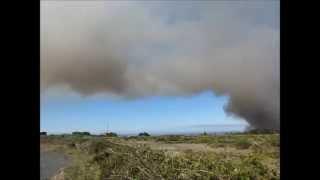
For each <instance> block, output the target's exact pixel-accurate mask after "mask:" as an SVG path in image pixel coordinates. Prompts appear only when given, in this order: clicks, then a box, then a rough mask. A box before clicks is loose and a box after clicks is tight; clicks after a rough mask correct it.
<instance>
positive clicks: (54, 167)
mask: <svg viewBox="0 0 320 180" xmlns="http://www.w3.org/2000/svg"><path fill="white" fill-rule="evenodd" d="M69 163H70V159H69V158H68V157H67V156H65V155H64V154H62V153H59V152H54V151H41V152H40V180H48V179H50V178H51V177H52V176H54V175H55V174H56V173H58V171H59V169H61V168H63V167H66V166H67V165H68V164H69Z"/></svg>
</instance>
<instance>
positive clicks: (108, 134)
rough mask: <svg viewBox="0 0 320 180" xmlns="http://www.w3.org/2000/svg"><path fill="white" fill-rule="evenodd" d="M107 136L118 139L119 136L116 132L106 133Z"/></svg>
mask: <svg viewBox="0 0 320 180" xmlns="http://www.w3.org/2000/svg"><path fill="white" fill-rule="evenodd" d="M106 136H107V137H118V135H117V134H116V133H114V132H109V133H106Z"/></svg>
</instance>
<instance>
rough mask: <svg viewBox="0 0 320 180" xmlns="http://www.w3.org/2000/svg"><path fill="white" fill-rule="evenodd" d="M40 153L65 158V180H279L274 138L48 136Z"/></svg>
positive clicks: (276, 140) (265, 136) (278, 164)
mask: <svg viewBox="0 0 320 180" xmlns="http://www.w3.org/2000/svg"><path fill="white" fill-rule="evenodd" d="M41 146H42V147H41V148H46V149H47V150H48V149H49V150H50V149H51V150H56V151H63V152H65V153H66V154H69V155H70V156H71V157H72V159H73V162H72V165H71V166H69V167H67V168H65V169H64V172H63V175H64V179H66V180H102V179H123V180H125V179H128V180H129V179H131V180H144V179H146V180H147V179H148V180H150V179H151V180H153V179H154V180H158V179H159V180H160V179H169V180H171V179H172V180H175V179H186V180H187V179H199V180H200V179H201V180H202V179H204V180H206V179H208V180H209V179H210V180H211V179H212V180H214V179H217V180H218V179H230V180H233V179H234V180H246V179H248V180H249V179H250V180H251V179H257V180H260V179H268V180H271V179H280V160H279V159H280V158H279V134H278V133H271V134H270V133H269V134H258V133H256V134H229V135H220V136H212V135H201V136H157V137H153V136H141V137H138V136H137V137H127V138H126V137H104V136H85V135H81V136H76V135H64V136H47V137H41Z"/></svg>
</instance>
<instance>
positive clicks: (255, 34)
mask: <svg viewBox="0 0 320 180" xmlns="http://www.w3.org/2000/svg"><path fill="white" fill-rule="evenodd" d="M278 10H279V3H278V2H275V1H272V2H250V1H249V2H238V3H237V2H225V3H221V2H214V1H213V2H202V3H200V2H196V1H194V2H190V1H189V2H170V1H169V2H166V1H164V2H149V3H147V2H144V3H139V2H133V1H129V2H124V1H119V2H112V1H95V2H85V1H79V2H74V1H59V2H58V1H42V2H41V88H42V90H46V89H48V88H51V87H59V86H68V87H69V88H71V89H72V90H73V91H76V92H79V93H80V94H83V95H94V94H97V93H112V94H116V95H118V96H122V97H129V98H139V97H142V96H153V95H163V96H171V95H176V96H185V95H192V94H196V93H200V92H202V91H206V90H212V91H214V92H215V93H217V94H219V95H227V96H229V97H230V101H229V103H228V105H227V106H226V108H225V110H226V111H227V112H228V113H230V114H232V115H235V116H238V117H241V118H243V119H245V120H246V121H247V122H248V123H249V124H250V125H251V126H252V127H254V128H268V129H279V113H280V107H279V104H280V102H279V101H280V100H279V99H280V97H279V96H280V95H279V93H280V92H279V90H280V84H279V25H278V23H279V20H278V18H279V16H278V15H279V13H278Z"/></svg>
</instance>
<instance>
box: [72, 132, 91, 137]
mask: <svg viewBox="0 0 320 180" xmlns="http://www.w3.org/2000/svg"><path fill="white" fill-rule="evenodd" d="M72 135H77V136H90V133H89V132H79V131H75V132H72Z"/></svg>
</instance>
